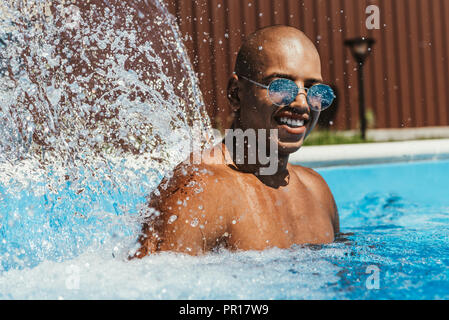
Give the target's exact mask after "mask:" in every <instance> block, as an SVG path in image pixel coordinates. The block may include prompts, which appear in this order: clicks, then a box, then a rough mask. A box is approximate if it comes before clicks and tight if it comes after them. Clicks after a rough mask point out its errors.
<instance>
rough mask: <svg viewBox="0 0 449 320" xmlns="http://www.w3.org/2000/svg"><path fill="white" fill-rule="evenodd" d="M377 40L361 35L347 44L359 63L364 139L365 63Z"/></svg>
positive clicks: (362, 133) (360, 112)
mask: <svg viewBox="0 0 449 320" xmlns="http://www.w3.org/2000/svg"><path fill="white" fill-rule="evenodd" d="M375 42H376V41H375V40H374V39H371V38H365V37H359V38H354V39H348V40H346V41H345V45H346V46H348V47H349V49H350V50H351V53H352V56H353V57H354V59H355V61H357V64H358V68H357V70H358V80H359V117H360V131H361V135H362V139H363V140H365V138H366V115H365V91H364V87H363V65H364V63H365V60H366V58H368V56H369V55H370V53H371V50H372V46H373V45H374V43H375Z"/></svg>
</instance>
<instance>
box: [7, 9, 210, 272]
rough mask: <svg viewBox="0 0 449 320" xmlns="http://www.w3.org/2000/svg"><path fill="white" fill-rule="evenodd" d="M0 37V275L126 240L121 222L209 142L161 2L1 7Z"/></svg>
mask: <svg viewBox="0 0 449 320" xmlns="http://www.w3.org/2000/svg"><path fill="white" fill-rule="evenodd" d="M0 38H1V41H0V199H1V203H0V235H1V238H2V240H3V242H2V243H0V254H2V253H3V256H1V257H2V258H1V260H0V262H2V265H3V267H4V268H9V267H12V266H27V265H32V264H33V263H37V262H38V261H40V260H42V259H45V258H48V257H50V258H52V259H57V258H58V257H66V256H67V252H71V253H70V255H72V254H77V252H80V251H82V250H83V248H85V247H86V246H87V245H88V244H91V243H92V242H100V243H101V242H102V239H105V238H107V237H110V236H111V235H112V234H117V232H118V233H119V234H128V235H129V234H130V233H132V231H130V228H131V227H130V226H131V225H132V228H131V229H132V230H134V231H135V229H136V228H138V224H136V223H135V221H136V220H135V219H134V220H132V222H129V221H128V222H127V220H126V219H122V218H123V217H129V216H139V215H142V214H145V207H146V206H145V203H146V201H147V199H146V197H147V195H148V194H149V193H150V192H151V190H152V189H153V188H154V187H155V185H157V183H158V182H159V181H160V179H161V177H162V176H163V175H164V174H165V173H166V172H168V171H169V170H170V169H171V168H173V167H174V166H175V165H176V164H177V163H179V162H180V161H181V160H182V159H184V158H185V157H186V156H187V153H188V150H187V149H186V148H185V146H186V143H185V142H186V141H189V139H191V137H192V136H194V135H202V136H204V137H207V136H208V135H209V136H210V131H209V130H210V122H209V118H208V116H207V114H206V111H205V107H204V103H203V100H202V96H201V93H200V90H199V87H198V80H197V78H196V76H195V73H194V72H193V68H192V66H191V64H190V61H189V59H188V57H187V55H186V50H185V48H184V46H183V43H182V41H181V38H180V35H179V30H178V28H177V25H176V23H175V21H174V18H173V16H172V15H170V14H169V13H168V11H167V9H166V7H165V5H164V4H163V3H162V2H160V1H159V0H145V1H118V0H108V1H106V0H77V1H64V0H57V1H52V2H51V3H50V2H47V1H42V0H27V1H17V0H5V1H2V3H1V4H0ZM173 131H176V132H177V133H178V134H176V135H172V134H171V133H172V132H173ZM205 141H206V139H205ZM205 145H206V142H205ZM111 216H115V217H117V216H122V218H121V219H112V220H111V219H110V218H111ZM74 220H76V221H74ZM113 230H115V231H113ZM117 230H118V231H117ZM46 248H47V249H46ZM22 250H25V251H27V252H28V253H30V250H31V252H34V253H35V255H34V257H35V259H34V258H32V259H31V260H32V261H30V262H24V260H21V259H20V252H21V251H22ZM16 251H17V252H16ZM18 257H19V258H18ZM29 257H33V253H31V254H29V255H28V259H29ZM17 260H18V262H17ZM5 261H9V262H5ZM14 261H15V262H14Z"/></svg>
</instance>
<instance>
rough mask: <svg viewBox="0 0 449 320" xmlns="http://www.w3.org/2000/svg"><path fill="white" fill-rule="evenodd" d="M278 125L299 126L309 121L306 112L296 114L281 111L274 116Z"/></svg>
mask: <svg viewBox="0 0 449 320" xmlns="http://www.w3.org/2000/svg"><path fill="white" fill-rule="evenodd" d="M274 120H275V121H276V122H277V124H278V125H280V126H282V125H285V126H287V127H289V128H301V127H303V126H305V125H307V123H308V122H309V118H308V116H307V115H306V114H297V113H294V112H281V113H279V114H278V115H276V116H275V117H274Z"/></svg>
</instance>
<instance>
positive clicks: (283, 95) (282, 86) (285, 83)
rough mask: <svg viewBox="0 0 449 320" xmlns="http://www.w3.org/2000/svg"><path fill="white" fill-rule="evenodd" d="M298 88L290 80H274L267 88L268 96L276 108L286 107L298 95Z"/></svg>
mask: <svg viewBox="0 0 449 320" xmlns="http://www.w3.org/2000/svg"><path fill="white" fill-rule="evenodd" d="M298 92H299V88H298V86H297V85H296V83H294V82H293V81H292V80H289V79H276V80H274V81H272V82H271V83H270V86H269V87H268V95H269V96H270V99H271V101H273V103H274V104H276V105H278V106H286V105H289V104H290V103H292V102H293V101H294V100H295V99H296V96H297V95H298Z"/></svg>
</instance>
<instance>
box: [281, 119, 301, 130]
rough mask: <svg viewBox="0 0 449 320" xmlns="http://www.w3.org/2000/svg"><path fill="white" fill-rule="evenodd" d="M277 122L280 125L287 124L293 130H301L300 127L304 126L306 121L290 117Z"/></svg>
mask: <svg viewBox="0 0 449 320" xmlns="http://www.w3.org/2000/svg"><path fill="white" fill-rule="evenodd" d="M276 121H277V122H278V123H279V124H280V125H283V124H285V125H287V126H289V127H291V128H299V127H302V126H304V120H299V119H292V118H288V117H281V118H279V119H276Z"/></svg>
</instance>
